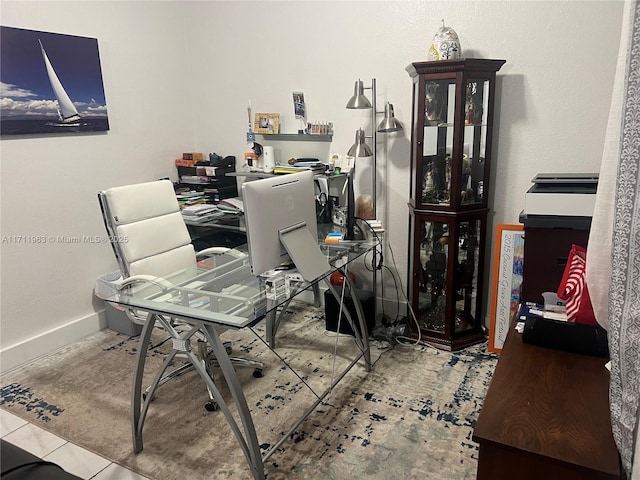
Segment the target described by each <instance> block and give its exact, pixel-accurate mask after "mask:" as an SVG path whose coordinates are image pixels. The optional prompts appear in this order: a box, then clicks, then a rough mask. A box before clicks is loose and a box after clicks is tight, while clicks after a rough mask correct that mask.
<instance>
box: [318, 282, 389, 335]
mask: <svg viewBox="0 0 640 480" xmlns="http://www.w3.org/2000/svg"><path fill="white" fill-rule="evenodd" d="M340 288H341V287H338V291H340ZM356 295H357V296H358V300H360V304H361V305H362V311H363V313H364V320H365V323H366V324H367V329H368V330H369V334H371V332H372V331H373V328H374V327H375V322H376V318H375V317H376V303H375V301H376V299H375V297H374V296H373V292H369V291H366V290H358V289H356ZM344 303H345V305H346V307H347V310H348V311H349V314H350V315H351V318H352V319H353V321H354V322H355V323H356V327H357V325H358V315H357V314H356V308H355V306H354V305H353V299H352V298H351V295H348V294H347V293H345V295H344ZM339 314H340V303H339V301H338V300H336V298H335V297H334V296H333V295H332V294H331V292H330V291H329V290H327V291H325V292H324V317H325V322H326V329H327V330H330V331H332V332H336V331H337V330H338V316H339ZM339 333H344V334H346V335H354V332H353V329H352V328H351V325H349V321H348V320H347V318H346V317H345V315H344V313H343V314H342V318H341V319H340V331H339Z"/></svg>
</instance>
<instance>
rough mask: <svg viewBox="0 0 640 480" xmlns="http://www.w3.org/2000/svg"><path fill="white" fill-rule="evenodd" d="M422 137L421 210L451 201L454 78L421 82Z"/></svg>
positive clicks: (448, 203)
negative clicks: (422, 99) (422, 92)
mask: <svg viewBox="0 0 640 480" xmlns="http://www.w3.org/2000/svg"><path fill="white" fill-rule="evenodd" d="M423 91H424V137H423V142H422V193H421V201H420V203H421V205H422V207H423V208H424V207H429V206H433V205H441V206H448V205H450V202H451V196H450V191H451V173H452V163H451V152H452V151H453V130H454V122H453V119H454V107H455V92H456V84H455V79H446V80H437V81H433V80H427V81H425V83H424V89H423Z"/></svg>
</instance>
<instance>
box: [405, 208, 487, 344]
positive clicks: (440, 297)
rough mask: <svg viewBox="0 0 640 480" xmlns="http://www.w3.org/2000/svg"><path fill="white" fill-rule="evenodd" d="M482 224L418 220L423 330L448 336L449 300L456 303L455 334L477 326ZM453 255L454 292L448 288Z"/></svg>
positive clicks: (467, 221)
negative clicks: (450, 261)
mask: <svg viewBox="0 0 640 480" xmlns="http://www.w3.org/2000/svg"><path fill="white" fill-rule="evenodd" d="M480 222H481V220H480V219H477V220H465V221H461V222H457V221H452V222H438V221H432V220H429V219H426V218H425V219H420V220H418V222H417V224H416V227H417V228H418V229H419V230H418V231H419V232H420V233H419V246H417V247H418V248H417V250H418V251H419V255H420V262H419V264H420V270H421V271H420V274H419V276H418V278H417V287H418V306H419V315H418V319H419V323H420V327H421V328H422V329H425V330H430V331H432V332H437V333H442V334H444V333H445V328H446V319H447V309H448V308H449V306H448V303H449V301H450V302H452V303H453V304H454V307H453V308H454V311H455V324H454V331H455V332H463V331H465V330H469V329H473V328H475V327H477V325H476V318H477V313H478V312H477V306H478V262H479V260H480V227H481V223H480ZM450 255H454V258H455V263H454V265H455V270H454V271H453V272H452V276H453V288H452V289H451V290H449V289H448V285H447V278H448V270H449V268H451V267H450V266H449V256H450Z"/></svg>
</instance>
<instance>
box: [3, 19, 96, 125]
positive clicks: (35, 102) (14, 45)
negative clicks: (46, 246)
mask: <svg viewBox="0 0 640 480" xmlns="http://www.w3.org/2000/svg"><path fill="white" fill-rule="evenodd" d="M38 39H40V41H41V42H42V45H43V46H44V49H45V51H46V52H47V56H48V57H49V60H50V61H51V64H52V65H53V68H54V70H55V71H56V74H57V75H58V78H59V79H60V82H61V83H62V85H63V86H64V88H65V90H66V91H67V94H68V95H69V97H70V98H71V100H72V101H73V103H74V104H75V105H76V108H77V109H78V111H79V112H80V115H82V116H83V117H88V116H103V117H106V116H107V107H106V100H105V94H104V87H103V83H102V70H101V68H100V57H99V53H98V41H97V39H95V38H87V37H77V36H73V35H63V34H58V33H49V32H40V31H37V30H24V29H20V28H12V27H0V111H1V114H2V117H3V118H5V119H7V118H17V117H21V118H26V117H39V116H43V115H46V116H55V117H57V110H56V106H57V101H56V97H55V95H54V94H53V90H52V88H51V84H50V83H49V77H48V76H47V70H46V68H45V64H44V60H43V58H42V53H41V51H40V46H39V44H38Z"/></svg>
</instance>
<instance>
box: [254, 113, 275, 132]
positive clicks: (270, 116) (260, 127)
mask: <svg viewBox="0 0 640 480" xmlns="http://www.w3.org/2000/svg"><path fill="white" fill-rule="evenodd" d="M253 131H254V132H256V133H261V134H263V135H269V134H275V133H280V114H279V113H256V119H255V122H254V125H253Z"/></svg>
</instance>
